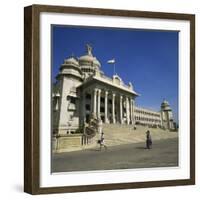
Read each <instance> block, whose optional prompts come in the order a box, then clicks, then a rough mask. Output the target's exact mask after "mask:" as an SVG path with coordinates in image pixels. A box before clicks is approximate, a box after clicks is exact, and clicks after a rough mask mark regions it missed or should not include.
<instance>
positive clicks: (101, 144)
mask: <svg viewBox="0 0 200 200" xmlns="http://www.w3.org/2000/svg"><path fill="white" fill-rule="evenodd" d="M98 142H99V145H100V151H101V148H102V147H104V149H105V150H107V146H106V145H105V138H104V133H103V132H102V133H101V138H100V140H98Z"/></svg>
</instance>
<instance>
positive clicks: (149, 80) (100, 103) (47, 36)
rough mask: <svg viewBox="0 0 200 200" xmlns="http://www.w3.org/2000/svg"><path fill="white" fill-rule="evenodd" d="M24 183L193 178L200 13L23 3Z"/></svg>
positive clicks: (66, 186) (120, 184) (83, 185)
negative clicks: (197, 15) (199, 16)
mask: <svg viewBox="0 0 200 200" xmlns="http://www.w3.org/2000/svg"><path fill="white" fill-rule="evenodd" d="M24 25H25V26H24V63H25V64H24V70H25V71H24V75H25V79H24V91H25V100H24V111H25V113H24V114H25V115H24V116H25V117H24V124H25V125H24V191H25V192H28V193H30V194H43V193H61V192H82V191H96V190H111V189H127V188H141V187H161V186H175V185H191V184H194V183H195V16H194V15H192V14H180V13H179V14H177V13H161V12H146V11H145V12H143V11H130V10H129V11H127V10H111V9H96V8H79V7H62V6H48V5H32V6H29V7H26V8H25V9H24Z"/></svg>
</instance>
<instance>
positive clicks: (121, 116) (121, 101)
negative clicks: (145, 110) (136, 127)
mask: <svg viewBox="0 0 200 200" xmlns="http://www.w3.org/2000/svg"><path fill="white" fill-rule="evenodd" d="M120 123H121V124H123V96H122V95H120Z"/></svg>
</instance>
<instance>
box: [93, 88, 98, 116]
mask: <svg viewBox="0 0 200 200" xmlns="http://www.w3.org/2000/svg"><path fill="white" fill-rule="evenodd" d="M93 114H94V116H95V117H96V116H97V89H94V94H93Z"/></svg>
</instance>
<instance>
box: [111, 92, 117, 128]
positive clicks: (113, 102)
mask: <svg viewBox="0 0 200 200" xmlns="http://www.w3.org/2000/svg"><path fill="white" fill-rule="evenodd" d="M115 121H116V120H115V94H114V93H113V94H112V122H113V124H115Z"/></svg>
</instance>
